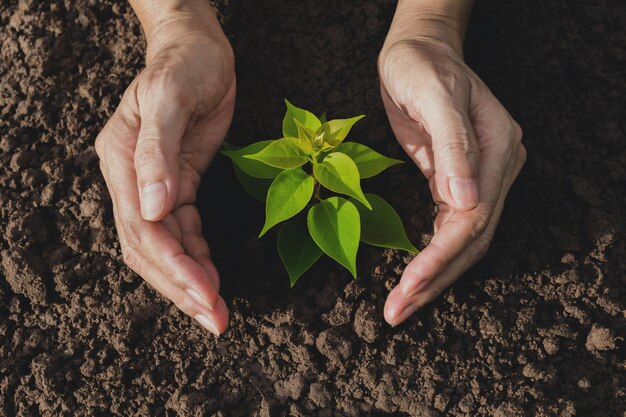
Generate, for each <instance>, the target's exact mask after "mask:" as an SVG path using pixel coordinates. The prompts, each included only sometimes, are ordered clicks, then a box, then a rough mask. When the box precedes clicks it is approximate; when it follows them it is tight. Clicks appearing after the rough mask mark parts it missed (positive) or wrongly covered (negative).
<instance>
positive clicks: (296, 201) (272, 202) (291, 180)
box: [259, 168, 315, 237]
mask: <svg viewBox="0 0 626 417" xmlns="http://www.w3.org/2000/svg"><path fill="white" fill-rule="evenodd" d="M314 186H315V181H314V180H313V177H312V176H311V175H309V174H307V173H306V172H304V171H303V170H302V169H300V168H296V169H288V170H285V171H283V172H281V173H280V174H278V175H277V176H276V178H274V181H273V182H272V185H270V189H269V190H268V191H267V204H266V206H265V225H264V226H263V230H261V233H260V234H259V237H261V236H263V235H264V234H265V232H267V231H268V230H269V229H270V228H271V227H272V226H274V225H276V224H278V223H280V222H282V221H284V220H287V219H289V218H291V217H293V216H295V215H296V214H298V213H299V212H300V211H302V209H303V208H304V207H305V206H306V204H307V203H308V202H309V200H311V197H312V196H313V187H314Z"/></svg>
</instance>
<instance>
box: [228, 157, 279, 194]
mask: <svg viewBox="0 0 626 417" xmlns="http://www.w3.org/2000/svg"><path fill="white" fill-rule="evenodd" d="M233 169H234V170H235V175H236V176H237V178H238V179H239V182H240V183H241V185H242V186H243V188H244V190H246V191H247V192H248V194H250V195H251V196H252V197H254V198H256V199H257V200H259V201H265V200H266V199H267V190H268V189H269V188H270V185H271V184H272V178H255V177H253V176H251V175H248V174H246V173H245V172H244V171H243V170H242V169H241V168H239V166H238V165H237V164H233Z"/></svg>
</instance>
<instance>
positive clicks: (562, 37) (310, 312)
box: [0, 0, 626, 417]
mask: <svg viewBox="0 0 626 417" xmlns="http://www.w3.org/2000/svg"><path fill="white" fill-rule="evenodd" d="M216 6H217V8H218V10H219V12H220V14H221V19H222V20H223V22H224V27H225V31H226V32H227V34H228V36H229V37H230V38H231V41H232V43H233V46H234V49H235V53H236V59H237V78H238V90H239V91H238V97H237V108H236V115H235V118H234V122H233V126H232V129H231V131H230V133H229V137H228V140H229V141H231V142H233V143H235V144H247V143H251V142H254V141H257V140H263V139H275V138H277V137H278V135H279V132H280V121H281V117H282V114H283V112H284V105H283V102H282V99H283V98H288V99H290V100H291V101H292V102H293V103H295V104H296V105H299V106H302V107H306V108H311V109H312V110H314V111H315V112H317V113H321V112H324V111H325V112H328V115H329V116H330V117H332V118H334V117H349V116H354V115H357V114H366V115H367V117H366V118H365V119H364V120H363V121H362V122H360V123H359V124H358V125H357V127H355V129H354V133H353V135H352V137H353V138H354V139H355V140H359V141H361V142H362V143H365V144H367V145H369V146H371V147H373V148H374V149H376V150H378V151H379V152H381V153H384V154H386V155H389V156H392V157H395V158H400V159H403V160H405V161H406V162H407V163H406V164H404V165H402V166H400V167H394V168H392V169H390V170H388V171H386V172H385V173H384V174H383V175H380V176H379V177H378V178H375V179H372V180H368V181H367V183H366V184H365V185H364V188H365V190H366V191H369V192H376V193H379V194H381V195H382V196H383V197H384V198H385V199H387V200H388V201H390V202H391V203H392V205H394V206H395V207H396V209H397V210H398V212H399V213H400V215H401V216H402V218H403V219H405V223H406V225H407V228H408V232H409V236H410V237H411V239H412V240H413V241H414V242H415V243H416V245H417V246H418V247H423V246H425V245H426V244H427V243H428V242H429V240H430V238H431V236H432V219H433V214H434V210H435V207H434V205H433V203H432V201H431V199H430V196H429V192H428V187H427V184H426V181H425V180H424V178H423V177H422V175H421V174H420V173H419V171H418V170H417V168H416V167H415V166H414V165H413V164H411V163H410V162H409V160H408V157H407V156H406V155H405V154H404V153H403V152H402V150H401V148H400V146H399V145H398V144H397V142H396V141H395V139H394V138H393V135H392V132H391V130H390V128H389V125H388V122H387V120H386V116H385V113H384V110H383V107H382V104H381V99H380V97H379V86H378V79H377V72H376V58H377V54H378V51H379V50H380V47H381V45H382V42H383V40H384V37H385V34H386V31H387V28H388V26H389V23H390V21H391V17H392V15H393V11H394V7H395V2H393V1H389V0H376V1H356V0H355V1H350V2H332V1H329V0H305V1H298V2H281V1H277V0H268V1H239V0H223V1H220V2H218V3H217V5H216ZM624 22H626V5H625V4H624V3H623V2H619V1H616V0H613V1H605V0H587V1H580V0H576V1H570V2H567V4H566V3H564V2H552V1H550V2H546V1H539V0H532V1H527V2H499V1H495V0H491V1H483V2H477V4H476V6H475V10H474V13H473V17H472V21H471V23H470V28H469V31H468V35H467V42H466V58H467V61H468V62H469V64H470V65H471V66H472V68H474V69H475V71H476V72H477V73H478V74H479V76H481V77H482V78H483V80H484V81H485V82H486V83H487V85H489V86H490V88H491V89H492V91H493V92H494V94H495V95H496V96H497V97H498V98H499V99H500V100H501V101H502V103H503V104H504V105H505V106H506V107H507V108H508V109H509V110H510V112H511V113H512V115H513V116H514V117H515V118H516V119H517V120H518V121H519V123H520V124H521V125H522V127H523V129H524V138H525V139H524V143H525V144H526V147H527V149H528V161H527V163H526V166H525V167H524V169H523V171H522V173H521V175H520V177H519V179H518V180H517V182H516V183H515V184H514V186H513V188H512V190H511V192H510V194H509V197H508V200H507V206H506V208H505V210H504V213H503V216H502V220H501V223H500V226H499V228H498V230H497V233H496V236H495V238H494V241H493V244H492V245H491V248H490V251H489V253H488V254H487V256H486V257H485V258H484V260H482V261H481V262H479V263H478V264H477V265H476V266H475V267H474V268H472V269H471V270H469V271H468V272H467V273H466V274H465V275H464V276H463V277H462V279H461V280H460V281H459V282H458V283H457V284H455V285H454V286H453V287H452V288H450V289H448V290H446V291H444V292H443V294H442V295H441V296H440V297H439V298H438V299H437V300H436V301H435V302H433V303H432V304H431V305H429V306H428V307H426V308H424V309H423V310H421V311H420V312H418V313H417V314H415V315H414V316H413V317H412V318H410V319H409V320H407V322H406V323H404V324H402V325H401V326H398V327H396V328H393V329H392V328H390V327H389V326H388V325H387V324H385V323H384V322H383V319H382V309H383V305H384V301H385V297H386V295H387V293H388V291H389V290H390V289H391V288H392V287H393V286H394V285H396V284H397V283H398V280H399V277H400V274H401V272H402V270H403V268H404V267H405V265H406V264H407V263H408V262H409V261H410V259H411V258H410V256H408V255H407V254H406V253H404V252H400V251H395V250H382V249H378V248H373V247H362V249H361V250H360V252H359V257H358V265H359V271H358V272H359V273H358V279H356V280H353V279H352V278H351V277H350V275H349V273H348V272H347V271H345V270H343V269H342V268H341V267H339V266H338V265H336V264H335V263H333V262H331V261H329V260H325V261H322V262H321V263H319V264H318V265H316V266H315V267H314V268H313V269H312V270H311V271H310V272H309V273H307V274H306V275H305V276H304V277H302V278H301V280H300V281H299V282H298V283H297V285H296V286H295V287H294V288H293V289H290V288H289V279H288V277H287V275H286V273H285V272H284V270H283V268H282V265H281V263H280V259H279V257H278V255H277V253H276V250H275V247H274V245H275V236H273V235H271V234H270V235H268V236H267V237H265V238H263V239H261V240H259V239H257V238H256V234H257V233H258V230H259V228H260V226H261V225H262V222H263V208H262V205H261V204H260V203H257V202H255V201H254V200H252V199H251V198H250V197H248V196H247V195H246V194H245V193H244V192H243V191H242V190H241V188H240V187H239V185H238V184H237V181H236V178H235V176H234V174H233V171H232V168H231V166H230V162H229V161H227V160H226V159H225V158H223V157H221V156H220V157H217V158H216V159H215V160H214V162H213V164H212V165H211V167H210V169H209V171H208V172H207V174H206V176H205V178H204V180H203V183H202V186H201V188H200V191H199V204H200V207H201V209H202V213H203V221H204V228H205V235H206V236H207V238H208V240H209V242H210V245H211V248H212V252H213V257H214V260H215V262H216V264H217V266H218V269H219V271H220V273H221V277H222V293H223V297H224V298H225V300H226V303H227V305H228V307H229V308H230V325H229V328H228V330H227V331H226V332H225V333H224V334H223V335H221V336H220V337H219V338H215V337H213V336H212V335H210V334H207V333H206V332H205V331H204V330H203V329H202V328H201V327H199V326H198V325H196V324H195V323H194V322H193V321H192V320H191V319H190V318H188V317H186V316H184V315H183V314H182V313H180V312H179V311H177V310H176V308H175V307H173V305H172V304H171V303H170V302H168V301H167V300H165V299H163V298H162V297H161V296H160V295H158V294H157V293H156V292H155V291H154V290H152V289H151V288H150V287H149V286H148V285H147V284H146V283H144V282H143V280H142V279H141V278H139V277H138V276H137V275H135V274H134V273H132V272H131V271H130V270H129V269H128V268H127V267H126V266H124V264H123V262H122V259H121V256H120V250H119V244H118V243H117V239H116V234H115V228H114V222H113V216H112V210H111V201H110V199H109V196H108V192H107V190H106V186H105V184H104V182H103V179H102V176H101V174H100V171H99V168H98V159H97V156H96V154H95V151H94V147H93V143H94V139H95V137H96V135H97V134H98V132H99V130H100V129H101V128H102V127H103V125H104V124H105V122H106V121H107V119H108V118H109V117H110V116H111V114H112V113H113V111H114V109H115V106H116V105H117V103H118V101H119V99H120V96H121V94H122V93H123V91H124V89H125V88H126V86H127V85H128V84H129V83H130V81H131V80H132V79H133V77H134V76H135V75H136V74H137V73H138V71H140V70H141V68H142V65H143V50H144V47H145V43H144V40H143V36H142V32H141V28H140V26H139V24H138V22H137V20H136V18H135V17H134V15H133V13H132V11H131V10H130V9H129V7H128V6H127V4H126V2H115V1H111V0H102V1H95V0H78V1H69V0H66V1H50V2H40V1H35V0H20V1H17V0H4V1H2V2H0V224H1V225H2V227H1V228H0V415H4V416H35V415H43V416H59V415H68V416H75V415H93V416H100V415H102V416H105V415H123V416H128V415H137V416H157V415H168V416H173V415H181V416H222V417H223V416H248V415H250V416H328V417H330V416H439V415H452V416H502V417H504V416H529V415H538V416H574V415H577V416H623V415H626V414H625V413H626V341H625V340H624V338H625V334H626V318H625V313H626V265H625V261H624V260H625V259H626V241H625V239H624V235H625V234H624V220H625V216H624V213H625V212H626V197H625V191H626V180H625V174H626V173H625V167H626V146H625V145H626V141H625V138H624V135H625V133H626V117H625V116H626V114H625V113H624V112H625V109H626V94H625V92H626V71H624V68H626V29H625V26H624Z"/></svg>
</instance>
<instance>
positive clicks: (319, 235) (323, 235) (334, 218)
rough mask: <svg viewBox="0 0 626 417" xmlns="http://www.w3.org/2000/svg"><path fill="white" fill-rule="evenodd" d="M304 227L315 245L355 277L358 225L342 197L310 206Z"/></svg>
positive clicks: (353, 211) (356, 215) (352, 208)
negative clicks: (307, 228) (305, 226)
mask: <svg viewBox="0 0 626 417" xmlns="http://www.w3.org/2000/svg"><path fill="white" fill-rule="evenodd" d="M307 226H308V227H309V232H310V233H311V236H312V237H313V240H314V241H315V243H317V246H319V247H320V248H321V249H322V250H323V251H324V253H325V254H326V255H328V256H330V257H331V258H333V259H334V260H336V261H337V262H339V263H340V264H341V265H343V266H345V267H346V268H347V269H348V270H349V271H350V273H352V276H354V277H355V278H356V253H357V251H358V250H359V238H360V235H361V225H360V221H359V211H358V210H357V208H356V207H355V206H354V204H353V203H351V202H350V201H348V200H346V199H345V198H343V197H330V198H328V199H326V200H323V201H321V202H319V203H318V204H316V205H314V206H313V207H311V209H310V210H309V213H308V215H307Z"/></svg>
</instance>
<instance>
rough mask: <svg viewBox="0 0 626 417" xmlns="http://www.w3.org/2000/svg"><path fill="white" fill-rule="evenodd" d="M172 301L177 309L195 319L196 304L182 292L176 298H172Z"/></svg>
mask: <svg viewBox="0 0 626 417" xmlns="http://www.w3.org/2000/svg"><path fill="white" fill-rule="evenodd" d="M171 300H172V302H173V303H174V305H175V306H176V308H178V309H179V310H180V311H182V312H183V313H185V314H187V315H188V316H191V317H193V311H194V306H195V303H194V301H193V300H192V299H191V298H190V297H189V296H188V295H187V294H185V293H184V292H182V291H181V292H179V294H177V295H176V296H175V297H172V299H171Z"/></svg>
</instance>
